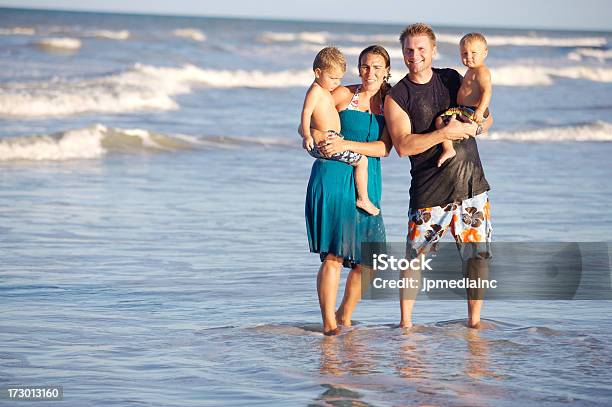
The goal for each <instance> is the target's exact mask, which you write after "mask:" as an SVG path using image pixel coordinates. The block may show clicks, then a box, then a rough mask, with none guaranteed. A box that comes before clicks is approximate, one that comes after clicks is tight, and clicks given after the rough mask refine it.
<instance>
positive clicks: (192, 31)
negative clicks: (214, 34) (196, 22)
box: [172, 28, 206, 42]
mask: <svg viewBox="0 0 612 407" xmlns="http://www.w3.org/2000/svg"><path fill="white" fill-rule="evenodd" d="M172 34H173V35H174V36H175V37H182V38H189V39H191V40H194V41H200V42H201V41H205V40H206V35H205V34H204V33H203V32H202V31H200V30H198V29H196V28H181V29H177V30H174V31H172Z"/></svg>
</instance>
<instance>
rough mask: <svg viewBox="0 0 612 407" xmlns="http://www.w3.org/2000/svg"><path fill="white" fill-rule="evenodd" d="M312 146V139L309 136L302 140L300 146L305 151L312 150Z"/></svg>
mask: <svg viewBox="0 0 612 407" xmlns="http://www.w3.org/2000/svg"><path fill="white" fill-rule="evenodd" d="M313 147H314V139H313V138H312V137H311V136H306V137H304V139H303V140H302V148H303V149H304V150H306V151H310V150H312V148H313Z"/></svg>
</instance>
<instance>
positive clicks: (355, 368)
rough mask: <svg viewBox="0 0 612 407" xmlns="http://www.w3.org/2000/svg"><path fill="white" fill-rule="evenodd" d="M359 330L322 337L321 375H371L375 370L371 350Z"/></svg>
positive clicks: (348, 330) (349, 330) (350, 329)
mask: <svg viewBox="0 0 612 407" xmlns="http://www.w3.org/2000/svg"><path fill="white" fill-rule="evenodd" d="M366 344H367V341H366V338H365V337H364V336H363V334H362V335H360V333H359V330H355V329H352V328H349V329H347V330H346V331H345V332H344V333H341V334H340V335H338V336H329V337H324V338H323V340H322V341H321V358H320V371H321V373H322V374H331V375H335V376H338V375H342V374H344V373H349V374H352V375H355V376H362V375H367V374H371V373H372V372H373V371H374V370H375V364H374V363H373V361H372V358H371V355H372V352H371V349H370V350H368V349H367V345H366Z"/></svg>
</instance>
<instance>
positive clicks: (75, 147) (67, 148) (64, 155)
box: [0, 126, 106, 161]
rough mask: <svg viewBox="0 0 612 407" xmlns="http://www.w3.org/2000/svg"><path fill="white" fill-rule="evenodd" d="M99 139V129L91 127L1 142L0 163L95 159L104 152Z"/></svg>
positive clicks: (100, 132) (100, 131)
mask: <svg viewBox="0 0 612 407" xmlns="http://www.w3.org/2000/svg"><path fill="white" fill-rule="evenodd" d="M102 128H103V126H102ZM102 138H103V133H102V130H101V128H99V127H98V126H93V127H88V128H85V129H77V130H71V131H67V132H64V133H57V134H53V135H43V136H30V137H14V138H9V139H0V161H11V160H70V159H75V158H97V157H100V156H102V155H104V154H105V153H106V150H105V149H104V148H103V147H102Z"/></svg>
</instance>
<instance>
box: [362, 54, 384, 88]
mask: <svg viewBox="0 0 612 407" xmlns="http://www.w3.org/2000/svg"><path fill="white" fill-rule="evenodd" d="M388 74H389V68H387V67H386V63H385V58H383V57H382V56H381V55H378V54H365V55H364V56H363V58H361V65H359V76H360V77H361V86H362V88H363V89H364V90H370V91H378V90H379V89H380V86H381V85H382V84H383V81H384V80H385V78H386V77H387V75H388Z"/></svg>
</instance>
